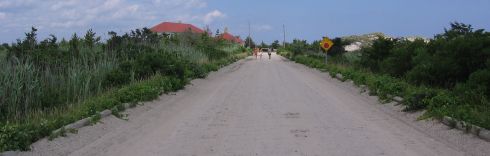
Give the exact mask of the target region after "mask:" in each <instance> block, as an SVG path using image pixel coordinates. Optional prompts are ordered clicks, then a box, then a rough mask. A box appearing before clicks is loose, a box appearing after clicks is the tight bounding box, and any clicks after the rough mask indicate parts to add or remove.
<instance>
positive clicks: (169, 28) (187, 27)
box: [150, 22, 205, 34]
mask: <svg viewBox="0 0 490 156" xmlns="http://www.w3.org/2000/svg"><path fill="white" fill-rule="evenodd" d="M150 30H151V31H153V32H156V33H167V34H173V33H183V32H187V31H190V32H192V33H198V34H202V33H205V31H204V30H202V29H200V28H198V27H196V26H194V25H192V24H186V23H180V22H179V23H174V22H162V23H160V24H158V25H155V26H153V27H152V28H151V29H150Z"/></svg>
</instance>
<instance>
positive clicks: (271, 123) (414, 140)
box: [21, 54, 490, 156]
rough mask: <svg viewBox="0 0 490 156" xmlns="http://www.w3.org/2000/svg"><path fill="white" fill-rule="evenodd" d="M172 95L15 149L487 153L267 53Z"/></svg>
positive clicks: (169, 153) (197, 155)
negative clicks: (124, 114)
mask: <svg viewBox="0 0 490 156" xmlns="http://www.w3.org/2000/svg"><path fill="white" fill-rule="evenodd" d="M192 84H193V85H191V86H188V87H187V88H186V89H185V90H183V91H180V92H178V93H176V95H164V96H162V97H160V99H159V100H156V101H153V102H149V103H146V104H145V105H144V106H139V107H137V108H134V109H131V110H129V111H128V112H127V113H128V114H129V117H128V118H129V120H128V121H125V120H121V119H117V118H115V117H108V118H104V119H103V120H102V123H99V124H97V125H95V126H89V127H85V128H82V129H80V130H79V132H78V134H70V135H69V136H68V137H64V138H57V139H55V140H54V141H47V140H45V139H44V140H41V141H39V142H37V143H35V144H34V145H33V151H31V152H27V153H21V155H73V156H82V155H87V156H88V155H107V156H140V155H141V156H143V155H144V156H151V155H155V156H156V155H158V156H211V155H212V156H215V155H218V156H235V155H236V156H256V155H258V156H288V155H298V156H302V155H305V156H325V155H338V156H346V155H347V156H355V155H358V156H370V155H397V156H404V155H407V156H416V155H427V156H432V155H443V156H452V155H490V144H489V143H488V142H485V141H482V140H480V139H478V138H474V137H473V136H471V135H468V134H463V133H462V132H459V131H457V130H449V129H448V128H446V127H445V126H443V125H440V124H439V123H437V122H434V121H414V120H415V114H406V113H403V112H399V111H397V107H395V106H392V105H390V104H385V105H381V104H379V103H378V102H377V100H376V98H375V97H369V96H368V95H361V94H360V93H359V91H358V90H357V89H356V88H355V87H352V85H350V84H348V83H345V82H340V81H337V80H334V79H331V78H330V77H329V76H327V74H326V73H321V72H318V71H316V70H313V69H309V68H306V67H304V66H302V65H299V64H295V63H292V62H289V61H287V60H285V59H283V58H282V57H280V56H277V55H275V54H273V58H272V60H268V59H267V57H263V58H262V59H261V60H260V59H258V60H256V59H252V58H248V59H245V60H242V61H239V62H237V63H235V64H233V65H230V66H228V67H226V68H224V69H222V70H220V71H219V72H216V73H213V74H211V75H210V76H209V77H208V78H207V79H204V80H195V81H193V82H192Z"/></svg>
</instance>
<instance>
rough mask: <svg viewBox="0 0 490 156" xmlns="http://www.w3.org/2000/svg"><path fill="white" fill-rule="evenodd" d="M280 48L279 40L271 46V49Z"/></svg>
mask: <svg viewBox="0 0 490 156" xmlns="http://www.w3.org/2000/svg"><path fill="white" fill-rule="evenodd" d="M280 46H281V45H280V44H279V40H275V41H274V42H272V44H271V47H272V48H273V49H277V48H279V47H280Z"/></svg>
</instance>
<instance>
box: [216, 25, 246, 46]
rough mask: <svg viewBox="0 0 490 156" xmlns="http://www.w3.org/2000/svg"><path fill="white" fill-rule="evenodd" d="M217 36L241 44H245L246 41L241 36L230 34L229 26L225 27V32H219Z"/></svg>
mask: <svg viewBox="0 0 490 156" xmlns="http://www.w3.org/2000/svg"><path fill="white" fill-rule="evenodd" d="M216 38H218V39H224V40H227V41H230V42H234V43H238V44H241V45H245V42H244V41H243V40H242V39H240V36H233V35H232V34H230V33H229V32H228V28H225V32H224V33H222V34H219V35H218V36H216Z"/></svg>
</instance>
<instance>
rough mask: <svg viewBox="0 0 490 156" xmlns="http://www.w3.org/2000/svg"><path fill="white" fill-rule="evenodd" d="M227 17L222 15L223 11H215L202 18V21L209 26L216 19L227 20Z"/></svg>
mask: <svg viewBox="0 0 490 156" xmlns="http://www.w3.org/2000/svg"><path fill="white" fill-rule="evenodd" d="M225 17H226V14H224V13H222V12H221V11H219V10H213V11H211V12H209V13H207V14H206V15H204V17H203V18H202V21H203V22H204V23H205V24H209V23H211V22H213V21H214V20H215V19H220V18H225Z"/></svg>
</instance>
